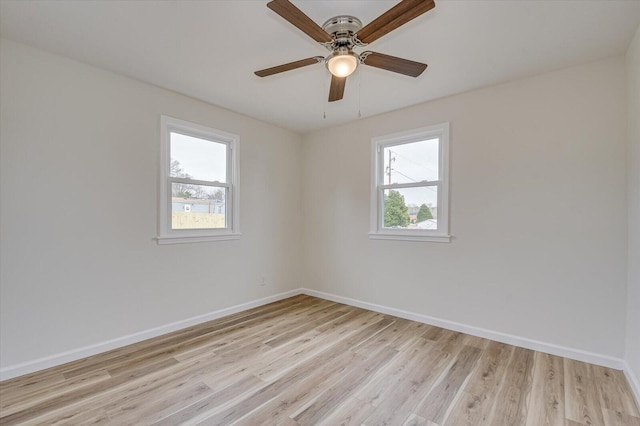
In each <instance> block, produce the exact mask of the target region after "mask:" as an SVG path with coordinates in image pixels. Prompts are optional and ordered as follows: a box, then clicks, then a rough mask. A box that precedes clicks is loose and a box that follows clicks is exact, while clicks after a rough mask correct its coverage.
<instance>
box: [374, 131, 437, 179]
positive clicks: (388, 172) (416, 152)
mask: <svg viewBox="0 0 640 426" xmlns="http://www.w3.org/2000/svg"><path fill="white" fill-rule="evenodd" d="M438 142H439V140H438V139H437V138H436V139H429V140H425V141H420V142H412V143H407V144H403V145H395V146H388V147H385V148H384V158H383V161H384V164H383V166H384V167H383V170H384V175H383V179H384V181H383V182H382V184H385V185H389V184H392V183H412V182H422V181H424V180H428V181H433V180H438V146H439V143H438Z"/></svg>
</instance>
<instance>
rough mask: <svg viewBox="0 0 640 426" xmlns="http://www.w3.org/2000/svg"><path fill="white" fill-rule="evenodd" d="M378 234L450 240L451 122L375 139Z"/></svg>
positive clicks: (374, 227)
mask: <svg viewBox="0 0 640 426" xmlns="http://www.w3.org/2000/svg"><path fill="white" fill-rule="evenodd" d="M372 168H373V170H372V176H373V181H372V186H371V228H370V233H369V236H370V238H374V239H393V240H412V241H435V242H448V241H450V236H449V123H442V124H438V125H434V126H430V127H424V128H421V129H415V130H411V131H407V132H402V133H396V134H392V135H386V136H380V137H376V138H373V139H372Z"/></svg>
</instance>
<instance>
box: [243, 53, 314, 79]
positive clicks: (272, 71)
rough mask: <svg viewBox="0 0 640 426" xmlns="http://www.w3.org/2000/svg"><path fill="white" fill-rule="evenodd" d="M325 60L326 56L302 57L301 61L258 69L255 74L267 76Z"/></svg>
mask: <svg viewBox="0 0 640 426" xmlns="http://www.w3.org/2000/svg"><path fill="white" fill-rule="evenodd" d="M323 60H324V58H323V57H322V56H314V57H313V58H307V59H301V60H299V61H295V62H289V63H288V64H282V65H278V66H277V67H271V68H266V69H263V70H260V71H256V72H255V75H257V76H258V77H267V76H270V75H273V74H278V73H281V72H285V71H290V70H294V69H296V68H302V67H306V66H307V65H313V64H317V63H320V62H322V61H323Z"/></svg>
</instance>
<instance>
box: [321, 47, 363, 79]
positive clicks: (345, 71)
mask: <svg viewBox="0 0 640 426" xmlns="http://www.w3.org/2000/svg"><path fill="white" fill-rule="evenodd" d="M358 62H359V61H358V58H357V57H356V55H355V54H354V53H353V52H345V53H334V54H333V55H332V56H331V58H329V60H328V61H327V68H328V69H329V72H330V73H331V74H333V75H335V76H336V77H347V76H349V75H351V74H352V73H353V72H354V71H355V70H356V68H357V67H358Z"/></svg>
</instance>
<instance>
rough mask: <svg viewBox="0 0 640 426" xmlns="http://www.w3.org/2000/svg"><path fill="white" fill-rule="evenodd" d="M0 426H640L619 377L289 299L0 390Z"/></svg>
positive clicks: (396, 321)
mask: <svg viewBox="0 0 640 426" xmlns="http://www.w3.org/2000/svg"><path fill="white" fill-rule="evenodd" d="M0 424H1V425H16V424H21V425H63V424H64V425H86V424H105V425H181V424H188V425H231V424H234V425H245V426H249V425H251V426H254V425H269V426H272V425H288V426H295V425H319V424H323V425H331V426H333V425H367V426H374V425H398V426H403V425H404V426H408V425H412V426H418V425H424V426H445V425H469V426H480V425H491V426H502V425H523V426H543V425H549V426H560V425H562V426H587V425H603V426H608V425H617V426H618V425H620V426H634V425H635V426H640V412H639V411H638V406H637V405H636V403H635V400H634V399H633V396H632V393H631V389H630V388H629V385H628V383H627V382H626V380H625V377H624V375H623V374H622V372H620V371H617V370H611V369H607V368H603V367H598V366H595V365H590V364H585V363H582V362H578V361H572V360H569V359H564V358H560V357H557V356H553V355H548V354H544V353H540V352H534V351H530V350H527V349H522V348H516V347H514V346H509V345H505V344H502V343H498V342H493V341H490V340H486V339H481V338H478V337H474V336H469V335H465V334H462V333H457V332H453V331H450V330H444V329H441V328H437V327H432V326H428V325H425V324H421V323H417V322H413V321H408V320H404V319H401V318H396V317H392V316H389V315H383V314H379V313H375V312H370V311H366V310H363V309H359V308H354V307H351V306H346V305H342V304H339V303H334V302H330V301H326V300H322V299H317V298H313V297H310V296H296V297H293V298H290V299H286V300H283V301H279V302H276V303H271V304H269V305H265V306H261V307H258V308H255V309H252V310H249V311H245V312H241V313H238V314H235V315H230V316H227V317H224V318H220V319H218V320H215V321H211V322H208V323H205V324H200V325H198V326H194V327H190V328H187V329H184V330H180V331H178V332H175V333H171V334H167V335H164V336H161V337H158V338H155V339H150V340H147V341H144V342H141V343H137V344H135V345H131V346H127V347H124V348H120V349H116V350H113V351H110V352H106V353H103V354H100V355H96V356H93V357H90V358H85V359H82V360H79V361H75V362H72V363H69V364H66V365H62V366H59V367H55V368H51V369H49V370H45V371H41V372H38V373H34V374H30V375H27V376H22V377H18V378H15V379H12V380H8V381H5V382H2V383H0Z"/></svg>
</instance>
